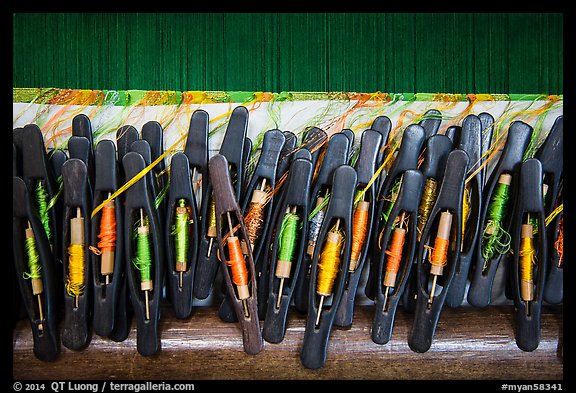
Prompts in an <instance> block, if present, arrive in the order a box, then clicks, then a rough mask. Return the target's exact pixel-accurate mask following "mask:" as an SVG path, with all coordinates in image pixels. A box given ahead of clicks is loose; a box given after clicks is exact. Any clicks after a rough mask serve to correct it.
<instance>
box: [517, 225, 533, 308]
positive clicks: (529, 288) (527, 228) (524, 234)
mask: <svg viewBox="0 0 576 393" xmlns="http://www.w3.org/2000/svg"><path fill="white" fill-rule="evenodd" d="M533 233H534V230H533V227H532V225H530V224H522V227H521V229H520V238H521V239H533V238H534V234H533ZM529 242H530V243H531V242H532V240H529ZM520 258H522V254H520ZM528 258H530V259H531V255H529V256H528ZM521 263H522V262H521ZM526 263H529V264H532V261H531V260H529V261H528V262H526ZM529 268H530V269H531V268H532V267H531V266H529ZM530 277H532V276H531V275H530ZM520 294H521V296H522V300H524V301H526V302H530V301H533V300H534V281H533V280H525V279H523V278H522V279H521V280H520Z"/></svg>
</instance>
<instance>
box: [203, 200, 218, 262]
mask: <svg viewBox="0 0 576 393" xmlns="http://www.w3.org/2000/svg"><path fill="white" fill-rule="evenodd" d="M215 209H216V205H215V202H214V197H212V198H210V205H209V206H208V217H209V219H208V222H209V226H208V230H207V231H206V235H207V236H208V237H212V238H214V237H216V236H218V234H217V232H216V210H215ZM208 251H210V249H208Z"/></svg>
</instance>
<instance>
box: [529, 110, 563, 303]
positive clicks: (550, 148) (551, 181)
mask: <svg viewBox="0 0 576 393" xmlns="http://www.w3.org/2000/svg"><path fill="white" fill-rule="evenodd" d="M534 158H536V159H538V160H539V161H540V163H541V164H542V173H543V176H544V179H543V183H544V184H545V185H546V187H547V192H546V193H545V194H544V213H545V216H546V217H548V215H549V214H550V213H551V212H552V211H553V210H554V208H555V207H556V205H557V204H558V203H557V202H558V201H559V199H561V198H559V195H560V189H561V181H562V175H563V169H564V168H563V164H564V162H563V159H564V116H558V117H557V118H556V120H555V121H554V124H553V125H552V128H551V129H550V133H549V134H548V136H547V137H546V140H545V141H544V143H543V144H542V146H540V148H539V149H538V151H537V152H536V154H535V155H534ZM560 217H561V215H559V216H557V218H556V219H554V220H553V221H552V222H551V223H550V225H548V226H547V229H546V235H547V237H546V238H547V239H548V240H547V241H548V260H549V261H548V272H547V276H546V280H545V287H544V301H546V302H547V303H550V304H560V303H561V302H562V300H563V297H564V293H563V292H564V291H563V281H564V273H563V271H564V270H563V268H562V266H561V265H560V266H559V265H558V257H559V255H558V253H557V252H556V250H555V247H554V243H555V242H556V239H557V234H558V225H559V222H560Z"/></svg>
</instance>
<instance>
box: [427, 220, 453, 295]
mask: <svg viewBox="0 0 576 393" xmlns="http://www.w3.org/2000/svg"><path fill="white" fill-rule="evenodd" d="M451 227H452V213H450V212H448V211H445V212H442V213H441V214H440V222H439V223H438V231H437V233H436V239H434V247H433V248H432V252H431V253H430V254H429V255H428V261H429V262H430V265H431V267H430V274H431V275H432V276H433V281H432V288H431V290H430V298H429V299H428V304H429V305H430V304H432V301H433V299H434V291H435V289H436V280H437V279H438V276H441V275H442V273H443V272H444V266H446V264H447V263H448V246H449V244H450V230H451Z"/></svg>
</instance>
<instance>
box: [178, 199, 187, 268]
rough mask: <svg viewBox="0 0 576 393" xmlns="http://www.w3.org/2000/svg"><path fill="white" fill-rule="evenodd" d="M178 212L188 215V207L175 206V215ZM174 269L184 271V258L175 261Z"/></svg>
mask: <svg viewBox="0 0 576 393" xmlns="http://www.w3.org/2000/svg"><path fill="white" fill-rule="evenodd" d="M178 214H185V215H186V217H188V208H187V207H185V206H176V215H178ZM175 269H176V271H177V272H185V271H186V260H183V261H179V260H177V261H176V266H175Z"/></svg>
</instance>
